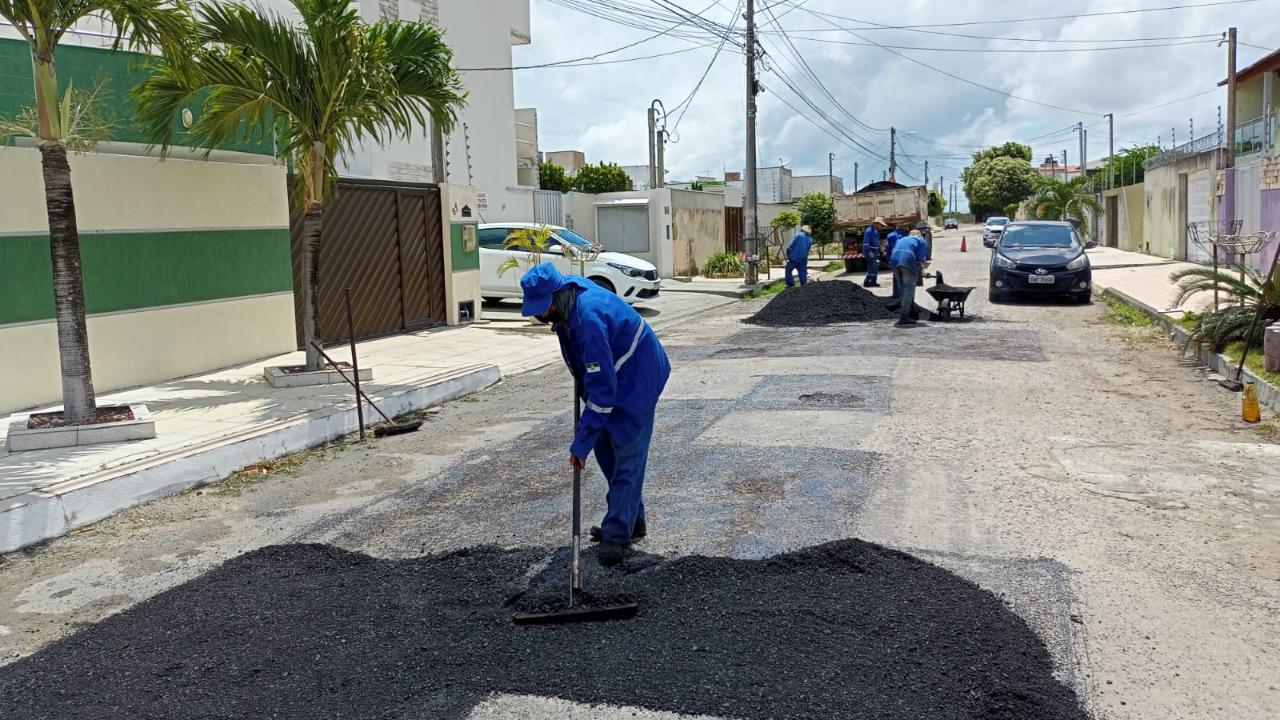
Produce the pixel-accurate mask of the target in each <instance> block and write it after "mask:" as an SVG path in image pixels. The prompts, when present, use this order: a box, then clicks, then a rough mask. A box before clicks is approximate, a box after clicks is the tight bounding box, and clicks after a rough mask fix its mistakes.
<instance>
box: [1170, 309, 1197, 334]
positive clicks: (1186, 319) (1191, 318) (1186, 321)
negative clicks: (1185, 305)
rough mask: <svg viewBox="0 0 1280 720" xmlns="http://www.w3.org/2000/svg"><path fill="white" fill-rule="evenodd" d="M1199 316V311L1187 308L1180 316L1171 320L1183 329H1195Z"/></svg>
mask: <svg viewBox="0 0 1280 720" xmlns="http://www.w3.org/2000/svg"><path fill="white" fill-rule="evenodd" d="M1200 317H1201V314H1200V313H1198V312H1195V311H1194V310H1188V311H1187V312H1184V313H1182V317H1180V318H1178V319H1177V320H1174V321H1173V322H1174V324H1176V325H1177V326H1179V327H1181V328H1182V329H1183V330H1195V329H1196V326H1197V325H1199V324H1200Z"/></svg>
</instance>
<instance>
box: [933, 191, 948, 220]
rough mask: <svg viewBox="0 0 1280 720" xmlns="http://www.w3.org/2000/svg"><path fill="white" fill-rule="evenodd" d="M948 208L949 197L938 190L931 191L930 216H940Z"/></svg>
mask: <svg viewBox="0 0 1280 720" xmlns="http://www.w3.org/2000/svg"><path fill="white" fill-rule="evenodd" d="M946 209H947V199H946V198H944V197H942V193H941V192H940V191H938V190H930V191H929V216H930V217H938V216H939V215H941V214H942V213H943V212H945V211H946Z"/></svg>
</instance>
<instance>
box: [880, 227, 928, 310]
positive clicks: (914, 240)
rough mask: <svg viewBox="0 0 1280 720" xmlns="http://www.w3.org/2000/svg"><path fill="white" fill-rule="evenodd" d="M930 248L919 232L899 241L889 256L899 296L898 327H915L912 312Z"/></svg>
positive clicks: (915, 231)
mask: <svg viewBox="0 0 1280 720" xmlns="http://www.w3.org/2000/svg"><path fill="white" fill-rule="evenodd" d="M928 257H929V246H928V244H927V243H926V242H925V241H924V237H922V236H921V235H920V231H919V230H912V231H911V234H910V235H908V236H906V237H904V238H902V239H901V240H899V241H898V244H897V245H896V246H894V248H893V255H890V256H889V267H890V268H891V269H892V270H893V285H894V287H895V288H896V290H895V292H897V294H898V323H897V324H898V325H900V326H903V325H914V324H915V322H916V321H915V320H912V319H911V310H912V308H914V307H915V304H916V279H917V278H919V277H920V274H921V273H922V272H923V271H924V268H925V266H926V265H928Z"/></svg>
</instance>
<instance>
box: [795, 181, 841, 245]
mask: <svg viewBox="0 0 1280 720" xmlns="http://www.w3.org/2000/svg"><path fill="white" fill-rule="evenodd" d="M796 211H798V212H799V213H800V224H801V225H808V226H809V227H811V228H813V237H814V238H816V239H817V242H818V243H819V244H820V245H821V244H822V243H826V242H828V241H829V240H830V239H831V230H832V228H833V227H835V224H836V206H835V203H833V202H832V200H831V196H830V195H828V194H826V193H824V192H818V191H816V190H815V191H814V192H807V193H805V194H804V197H801V198H800V199H799V200H798V201H797V202H796Z"/></svg>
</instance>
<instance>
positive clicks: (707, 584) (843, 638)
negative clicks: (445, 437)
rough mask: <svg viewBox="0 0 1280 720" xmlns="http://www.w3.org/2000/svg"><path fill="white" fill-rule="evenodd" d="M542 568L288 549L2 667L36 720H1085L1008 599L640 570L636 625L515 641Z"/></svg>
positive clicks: (909, 562)
mask: <svg viewBox="0 0 1280 720" xmlns="http://www.w3.org/2000/svg"><path fill="white" fill-rule="evenodd" d="M547 554H549V551H546V550H520V551H511V550H498V549H472V550H466V551H461V552H456V553H451V554H448V555H444V556H435V557H424V558H417V559H412V560H400V561H393V560H376V559H373V558H370V557H368V556H366V555H360V554H355V553H349V552H346V551H343V550H338V549H336V548H333V547H330V546H322V545H287V546H270V547H266V548H263V549H261V550H257V551H254V552H251V553H248V554H245V555H242V556H240V557H238V558H236V559H234V560H231V561H229V562H228V563H227V564H225V565H224V566H222V567H220V568H218V569H217V570H215V571H213V572H210V573H208V574H206V575H204V576H203V577H201V578H199V579H198V580H195V581H193V582H190V583H187V584H185V585H182V586H180V587H178V588H176V589H174V590H171V591H168V592H166V593H163V594H161V595H160V596H158V597H156V598H153V599H152V600H150V601H147V602H145V603H143V604H141V605H139V606H137V607H135V608H133V609H131V610H129V611H126V612H124V613H121V614H119V615H117V616H115V617H112V618H110V619H109V620H107V621H105V622H103V623H101V624H99V625H97V626H95V627H93V628H92V629H89V630H86V631H84V632H81V633H79V634H77V635H75V636H73V637H71V638H68V639H67V640H64V641H62V642H59V643H56V644H54V645H53V646H51V647H49V648H46V649H45V650H43V651H41V652H39V653H37V654H36V655H34V656H32V657H30V658H27V659H24V660H22V661H20V662H18V663H15V664H14V665H12V666H10V667H8V668H6V670H5V672H4V673H3V674H0V711H3V714H4V716H6V717H14V718H18V717H20V718H24V719H28V720H45V719H48V720H54V719H55V718H56V719H57V720H78V719H80V718H98V717H102V716H103V714H104V713H111V712H114V713H120V714H123V715H126V716H128V717H136V718H165V719H166V720H177V719H179V718H205V717H225V718H231V717H275V718H299V719H302V718H315V717H363V718H373V717H424V718H425V717H431V718H435V719H438V720H461V719H462V718H466V717H467V715H468V713H469V712H470V711H471V709H472V708H473V707H475V706H476V705H477V704H479V703H480V702H481V701H482V700H484V699H485V698H486V697H488V696H490V695H491V694H493V693H503V694H530V695H543V696H547V695H549V696H552V697H558V698H562V699H568V700H574V701H577V702H583V703H603V704H608V705H625V706H630V707H643V708H649V709H653V710H662V711H668V712H673V713H680V714H686V715H688V714H694V715H696V714H708V715H718V716H723V717H733V718H740V719H742V720H750V719H755V718H758V719H760V720H764V719H766V718H778V719H782V718H813V719H815V720H817V719H823V720H825V719H827V718H866V719H867V720H871V719H873V718H874V719H875V720H887V719H899V718H900V719H901V720H923V719H927V718H982V719H986V718H991V719H993V720H995V719H1000V720H1006V719H1008V720H1013V719H1015V718H1017V719H1021V718H1036V719H1037V720H1068V719H1070V720H1076V719H1079V720H1084V718H1085V717H1086V716H1085V714H1084V713H1083V711H1082V710H1081V709H1080V706H1079V704H1078V702H1077V700H1076V697H1075V694H1074V692H1072V691H1071V689H1069V688H1067V687H1065V686H1063V685H1062V684H1061V683H1059V682H1057V681H1056V680H1054V678H1053V672H1052V662H1051V660H1050V657H1049V653H1048V651H1047V650H1046V649H1045V647H1044V645H1043V644H1042V643H1041V642H1040V640H1039V639H1038V638H1037V637H1036V635H1035V633H1033V632H1032V631H1031V630H1030V628H1028V627H1027V625H1026V624H1025V623H1024V622H1023V621H1022V620H1021V619H1020V618H1018V617H1017V616H1016V615H1015V614H1013V613H1012V612H1010V611H1009V609H1008V608H1006V607H1005V606H1004V605H1003V604H1002V603H1001V602H1000V601H999V600H998V599H997V598H995V597H994V596H993V595H992V594H991V593H989V592H987V591H984V590H981V589H979V588H978V587H976V586H975V585H973V584H971V583H968V582H965V581H963V580H961V579H959V578H957V577H956V576H955V575H953V574H952V573H950V572H948V571H946V570H942V569H940V568H937V567H935V566H932V565H929V564H927V563H924V562H922V561H920V560H917V559H915V558H913V557H910V556H909V555H906V554H903V553H900V552H896V551H893V550H887V549H885V548H882V547H878V546H875V545H870V544H867V543H862V542H857V541H843V542H837V543H830V544H826V545H822V546H819V547H816V548H811V549H806V550H802V551H798V552H792V553H788V554H786V555H781V556H778V557H775V558H772V559H769V560H767V561H761V560H734V559H729V558H708V557H700V556H691V557H682V558H677V559H673V560H669V561H668V560H661V559H659V558H656V557H641V558H633V559H632V560H631V561H629V562H628V563H627V564H625V565H624V566H623V567H622V570H621V571H616V572H610V573H607V574H604V573H601V572H596V573H594V574H593V577H591V578H590V580H589V582H591V583H592V586H593V587H594V588H595V590H596V592H597V593H602V594H604V595H605V596H606V597H614V596H627V597H633V598H636V599H637V600H638V601H639V602H640V603H641V612H640V614H639V615H638V616H637V617H636V618H635V619H634V620H630V621H621V622H607V623H591V624H580V625H572V626H554V627H517V626H514V625H512V624H511V622H510V613H511V612H512V610H523V609H529V608H537V607H541V606H543V605H544V604H545V603H546V602H547V599H548V598H550V597H563V592H564V588H565V580H566V576H565V573H566V563H565V562H564V559H565V558H564V557H563V555H562V556H561V557H559V558H558V559H557V561H556V562H554V563H553V564H552V566H551V567H550V568H548V569H546V570H544V571H543V572H542V573H540V574H539V575H537V576H535V577H534V578H533V580H532V584H533V590H531V591H529V592H525V593H524V594H522V595H519V596H518V597H517V598H516V599H515V601H514V602H511V603H510V605H511V607H507V604H508V603H504V600H506V599H507V598H508V597H509V596H511V595H512V593H513V591H514V590H516V588H518V587H519V586H520V584H521V582H522V581H525V580H527V575H526V573H527V569H528V568H529V567H530V566H535V565H537V564H538V563H539V561H540V560H542V559H543V557H544V556H545V555H547Z"/></svg>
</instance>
